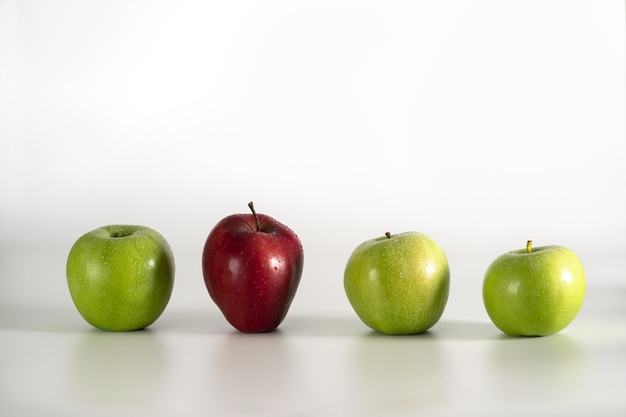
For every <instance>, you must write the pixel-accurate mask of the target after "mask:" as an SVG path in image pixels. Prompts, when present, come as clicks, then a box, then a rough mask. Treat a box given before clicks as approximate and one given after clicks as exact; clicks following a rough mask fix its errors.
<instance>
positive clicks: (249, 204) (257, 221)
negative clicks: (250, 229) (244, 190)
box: [248, 201, 261, 232]
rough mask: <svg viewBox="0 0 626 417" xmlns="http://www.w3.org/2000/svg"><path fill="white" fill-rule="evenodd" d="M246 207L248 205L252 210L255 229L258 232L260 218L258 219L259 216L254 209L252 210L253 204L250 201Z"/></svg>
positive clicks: (259, 229)
mask: <svg viewBox="0 0 626 417" xmlns="http://www.w3.org/2000/svg"><path fill="white" fill-rule="evenodd" d="M248 207H250V210H251V211H252V214H253V215H254V220H255V221H256V231H257V232H260V231H261V220H259V216H257V214H256V211H255V210H254V204H253V203H252V201H251V202H249V203H248Z"/></svg>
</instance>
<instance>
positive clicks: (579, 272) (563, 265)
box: [483, 240, 585, 336]
mask: <svg viewBox="0 0 626 417" xmlns="http://www.w3.org/2000/svg"><path fill="white" fill-rule="evenodd" d="M584 298H585V271H584V270H583V265H582V263H581V262H580V259H579V258H578V257H577V256H576V254H575V253H574V252H572V251H571V250H569V249H567V248H565V247H563V246H542V247H538V248H533V247H532V241H530V240H529V241H528V243H527V244H526V248H524V249H520V250H514V251H511V252H508V253H505V254H503V255H500V256H499V257H498V258H496V260H494V261H493V262H492V263H491V265H490V266H489V268H488V269H487V271H486V273H485V277H484V281H483V302H484V305H485V309H486V310H487V314H488V315H489V317H490V318H491V321H493V323H494V324H495V325H496V327H497V328H498V329H500V330H501V331H502V332H504V333H506V334H508V335H511V336H546V335H550V334H553V333H557V332H559V331H561V330H563V329H564V328H565V327H567V325H569V324H570V323H571V322H572V320H574V318H575V317H576V315H577V314H578V312H579V311H580V308H581V306H582V304H583V299H584Z"/></svg>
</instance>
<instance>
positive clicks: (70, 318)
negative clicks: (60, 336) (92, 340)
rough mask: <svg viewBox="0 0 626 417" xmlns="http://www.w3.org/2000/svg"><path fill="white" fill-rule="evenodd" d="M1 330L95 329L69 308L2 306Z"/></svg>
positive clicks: (57, 331) (64, 330)
mask: <svg viewBox="0 0 626 417" xmlns="http://www.w3.org/2000/svg"><path fill="white" fill-rule="evenodd" d="M0 329H4V330H17V331H36V332H52V333H80V332H84V331H86V330H91V329H93V327H92V326H91V325H89V324H88V323H87V322H85V320H83V318H82V317H81V316H80V314H79V313H78V312H77V311H76V310H70V309H68V308H65V309H63V308H55V307H39V306H37V307H34V306H21V305H0Z"/></svg>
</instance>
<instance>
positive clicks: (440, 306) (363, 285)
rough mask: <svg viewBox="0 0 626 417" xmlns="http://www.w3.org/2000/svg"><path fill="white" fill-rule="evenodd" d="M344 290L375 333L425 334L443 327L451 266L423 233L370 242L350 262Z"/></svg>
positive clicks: (393, 236) (433, 242)
mask: <svg viewBox="0 0 626 417" xmlns="http://www.w3.org/2000/svg"><path fill="white" fill-rule="evenodd" d="M344 288H345V292H346V296H347V298H348V300H349V302H350V304H351V305H352V308H353V309H354V311H355V312H356V313H357V315H358V316H359V318H360V319H361V320H362V321H363V322H364V323H365V324H366V325H367V326H369V327H371V328H372V329H374V330H376V331H378V332H380V333H385V334H392V335H399V334H418V333H423V332H425V331H426V330H428V329H430V328H431V327H432V326H434V325H435V324H436V323H437V321H439V319H440V318H441V316H442V314H443V311H444V309H445V306H446V303H447V301H448V294H449V291H450V269H449V266H448V260H447V258H446V255H445V253H444V252H443V250H442V249H441V247H440V246H439V245H438V244H437V243H436V242H435V241H434V240H433V239H431V238H430V237H429V236H427V235H425V234H422V233H418V232H406V233H402V234H398V235H391V236H390V237H386V236H383V237H380V238H376V239H372V240H368V241H366V242H363V243H362V244H360V245H359V246H357V247H356V249H355V250H354V251H353V252H352V255H351V256H350V258H349V259H348V262H347V264H346V268H345V271H344Z"/></svg>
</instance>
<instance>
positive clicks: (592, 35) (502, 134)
mask: <svg viewBox="0 0 626 417" xmlns="http://www.w3.org/2000/svg"><path fill="white" fill-rule="evenodd" d="M624 22H625V11H624V2H623V1H597V0H587V1H550V0H548V1H545V0H542V1H495V0H493V1H492V0H483V1H478V0H475V1H406V2H402V1H384V2H376V1H337V0H333V1H299V2H293V1H285V2H281V1H270V2H254V1H236V2H228V1H217V2H211V1H209V2H200V1H199V2H190V1H178V2H164V1H123V2H122V1H119V2H85V1H56V2H45V1H9V0H0V142H1V146H0V149H1V151H0V181H1V182H0V187H1V189H0V192H1V194H0V251H1V252H0V253H1V254H0V262H2V263H3V264H4V265H5V267H4V268H5V269H4V271H7V270H8V269H6V265H7V264H11V265H13V267H12V268H14V266H15V264H16V263H19V262H21V263H23V265H24V266H23V268H24V271H25V272H24V274H23V275H22V276H21V277H15V276H6V274H3V276H1V277H0V279H1V281H0V290H1V291H0V300H2V301H4V302H21V303H28V302H31V303H39V304H41V303H47V304H52V305H58V306H61V305H63V306H66V307H69V305H70V304H69V303H70V301H69V295H68V294H67V289H66V286H65V275H64V273H65V257H66V255H67V252H68V251H69V248H70V246H71V244H72V243H73V242H74V240H75V239H77V238H78V237H79V236H80V235H81V234H82V233H85V232H87V231H88V230H91V229H93V228H96V227H99V226H103V225H105V224H110V223H139V224H144V225H146V226H150V227H153V228H155V229H156V230H158V231H159V232H161V233H162V234H163V235H164V236H165V237H166V238H167V239H168V240H169V241H170V243H171V245H172V247H173V249H174V253H175V256H176V261H177V268H178V269H177V284H176V287H175V292H174V297H173V299H172V303H171V305H172V306H176V307H195V306H207V305H209V299H208V295H207V294H206V290H205V289H204V285H203V283H202V276H201V270H200V256H201V251H202V245H203V244H204V239H205V238H206V236H207V234H208V232H209V231H210V229H211V227H212V226H213V225H214V224H215V223H216V222H217V221H219V220H220V219H221V218H222V217H224V216H226V215H229V214H232V213H236V212H246V211H247V207H246V204H247V203H248V201H250V200H254V202H255V205H256V207H257V210H258V211H259V212H263V213H266V214H269V215H272V216H274V217H276V218H277V219H278V220H280V221H282V222H283V223H285V224H287V225H289V226H290V227H292V228H293V229H294V230H295V231H296V233H298V234H299V236H300V237H301V239H302V242H303V245H304V249H305V272H304V275H303V278H302V284H301V287H300V290H299V293H298V296H297V297H296V300H295V301H294V306H293V307H292V308H294V309H310V310H315V311H316V312H319V313H323V312H324V311H331V310H347V309H349V306H348V304H347V301H346V300H345V296H344V294H343V286H342V277H343V267H344V265H345V261H346V260H347V257H348V256H349V254H350V252H351V251H352V249H353V248H354V247H355V246H356V245H357V244H359V243H360V242H362V241H363V240H366V239H369V238H372V237H375V236H378V235H382V234H383V233H384V232H386V231H390V232H392V233H397V232H401V231H406V230H418V231H422V232H425V233H428V234H430V235H431V236H433V237H434V238H435V239H436V240H437V241H439V243H440V244H441V245H442V247H443V248H444V250H445V251H446V253H447V254H448V257H449V261H450V264H451V268H452V280H453V281H452V293H451V300H450V303H449V307H448V309H449V310H450V311H452V313H451V314H454V313H458V314H465V313H464V312H463V311H461V310H460V307H459V309H458V310H455V308H457V307H455V306H457V305H460V304H457V303H456V302H455V300H461V299H464V300H465V302H466V303H468V302H469V303H470V304H471V306H472V307H471V308H473V309H474V310H473V311H476V312H478V311H482V307H481V301H480V283H481V282H482V274H483V273H484V270H485V269H486V267H487V265H488V264H489V263H490V262H491V261H492V260H493V259H494V258H495V257H496V256H497V255H499V254H500V253H503V252H505V251H508V250H512V249H516V248H521V247H523V245H524V244H525V242H526V240H527V239H533V240H534V241H535V244H536V245H544V244H561V245H565V246H568V247H570V248H572V249H573V250H575V251H576V252H577V253H578V254H579V255H580V256H581V258H582V260H583V263H585V265H586V268H587V271H588V279H589V281H590V285H603V284H609V283H614V282H623V276H622V275H620V276H616V275H615V274H614V273H611V274H607V273H605V271H607V270H611V271H616V270H624V268H621V267H620V268H615V265H616V264H620V266H625V267H626V261H624V260H623V259H624V255H623V254H624V253H625V252H626V238H625V232H626V221H625V217H624V213H625V212H626V169H625V168H624V156H625V155H624V144H625V143H624V139H625V138H626V131H625V126H626V116H625V114H626V105H625V98H626V86H625V79H626V75H625V74H626V68H625V61H626V53H625V50H626V46H625V39H626V35H625V23H624ZM607 265H610V268H609V267H608V266H607ZM11 270H14V269H11ZM33 288H38V289H39V290H40V291H37V294H35V295H33ZM464 297H465V298H464ZM468 300H471V301H468ZM172 308H174V307H172ZM210 308H214V307H210ZM464 308H465V307H464Z"/></svg>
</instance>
